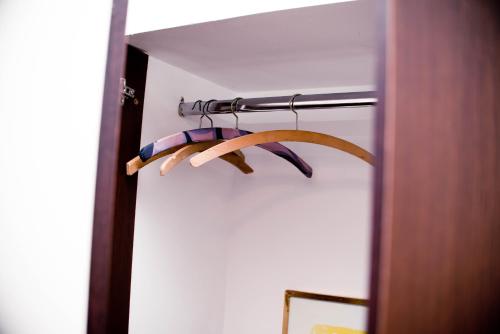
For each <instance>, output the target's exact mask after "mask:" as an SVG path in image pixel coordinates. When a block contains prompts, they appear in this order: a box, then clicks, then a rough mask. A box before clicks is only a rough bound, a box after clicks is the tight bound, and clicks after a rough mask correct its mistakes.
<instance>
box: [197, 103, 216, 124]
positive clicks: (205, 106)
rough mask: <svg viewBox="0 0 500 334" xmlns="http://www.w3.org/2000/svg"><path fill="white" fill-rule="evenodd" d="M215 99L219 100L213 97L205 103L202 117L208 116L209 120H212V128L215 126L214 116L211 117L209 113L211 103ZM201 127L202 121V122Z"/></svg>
mask: <svg viewBox="0 0 500 334" xmlns="http://www.w3.org/2000/svg"><path fill="white" fill-rule="evenodd" d="M215 101H217V100H214V99H212V100H208V101H207V102H205V104H203V116H202V117H201V118H203V117H206V118H208V120H209V121H210V127H211V128H213V127H214V121H213V119H212V118H210V116H208V114H209V113H210V111H209V110H208V108H209V107H210V103H212V102H215ZM201 118H200V120H201ZM200 128H201V123H200Z"/></svg>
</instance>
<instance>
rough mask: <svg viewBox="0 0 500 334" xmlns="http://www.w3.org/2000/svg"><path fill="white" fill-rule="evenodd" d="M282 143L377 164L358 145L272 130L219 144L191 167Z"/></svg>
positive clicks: (315, 134)
mask: <svg viewBox="0 0 500 334" xmlns="http://www.w3.org/2000/svg"><path fill="white" fill-rule="evenodd" d="M281 141H292V142H302V143H311V144H318V145H323V146H328V147H331V148H335V149H338V150H341V151H343V152H346V153H349V154H351V155H354V156H355V157H358V158H360V159H361V160H363V161H366V162H367V163H369V164H370V165H373V164H374V162H375V157H374V156H373V155H372V154H371V153H370V152H368V151H366V150H365V149H363V148H361V147H359V146H358V145H356V144H353V143H351V142H349V141H347V140H344V139H341V138H337V137H334V136H330V135H327V134H324V133H319V132H312V131H303V130H272V131H263V132H258V133H252V134H248V135H246V136H243V137H239V138H234V139H231V140H228V141H225V142H223V143H220V144H217V145H215V146H213V147H211V148H209V149H207V150H206V151H203V152H201V153H200V154H198V155H196V156H194V157H193V158H191V160H190V161H191V165H193V166H194V167H199V166H201V165H203V164H205V163H207V162H209V161H210V160H213V159H215V158H217V157H220V156H221V155H224V154H227V153H228V152H232V151H235V150H240V149H243V148H245V147H250V146H254V145H265V144H266V143H275V142H281Z"/></svg>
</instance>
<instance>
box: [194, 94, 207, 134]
mask: <svg viewBox="0 0 500 334" xmlns="http://www.w3.org/2000/svg"><path fill="white" fill-rule="evenodd" d="M201 102H202V101H201V100H197V101H196V102H195V103H193V107H192V108H191V110H194V108H195V107H196V104H198V110H199V111H200V112H201V116H200V124H199V125H198V128H200V129H201V125H202V123H203V117H205V116H206V115H205V111H204V110H202V107H201Z"/></svg>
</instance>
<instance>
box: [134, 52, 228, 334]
mask: <svg viewBox="0 0 500 334" xmlns="http://www.w3.org/2000/svg"><path fill="white" fill-rule="evenodd" d="M232 95H234V93H233V92H230V91H228V90H226V89H223V88H221V87H219V86H216V85H214V84H212V83H210V82H208V81H206V80H203V79H200V78H198V77H195V76H193V75H191V74H189V73H187V72H184V71H182V70H180V69H177V68H175V67H172V66H169V65H167V64H164V63H162V62H160V61H158V60H156V59H155V58H152V57H150V59H149V65H148V74H147V84H146V97H145V104H144V116H143V126H142V140H141V142H142V145H146V144H148V143H150V142H152V141H154V140H155V139H158V138H160V137H163V136H165V135H167V134H170V133H174V132H177V131H180V130H183V129H186V128H195V127H197V126H198V122H197V121H198V120H195V119H187V118H186V119H182V118H180V117H179V116H178V115H177V105H178V103H179V99H180V97H181V96H184V97H185V98H186V99H188V100H192V99H195V98H211V97H214V98H222V97H225V96H232ZM205 125H207V123H205ZM161 160H163V159H161ZM160 164H161V162H160V161H157V162H155V163H153V164H151V165H148V167H147V168H144V169H142V170H141V171H140V173H139V186H138V192H137V212H136V221H135V235H134V255H133V265H132V291H131V305H130V326H129V328H130V333H138V334H139V333H140V334H144V333H178V334H181V333H205V334H209V333H211V334H215V333H217V334H220V333H221V332H222V312H223V302H224V277H223V275H222V273H223V272H224V266H225V261H224V256H225V255H224V254H225V252H224V250H225V246H224V234H223V231H224V225H223V224H224V221H225V220H224V217H225V216H226V214H227V211H228V210H227V208H226V203H225V202H224V201H223V200H222V199H223V198H224V197H225V196H226V194H227V193H228V192H229V190H230V189H231V184H230V183H222V182H221V183H216V182H214V181H215V180H221V179H222V178H223V177H224V176H226V175H227V174H228V172H229V173H233V171H232V170H231V169H230V168H231V167H228V166H226V165H225V164H226V163H225V162H219V161H217V162H216V163H214V164H213V165H212V166H209V167H208V168H206V169H204V171H203V172H202V173H199V170H194V169H192V168H187V167H186V166H185V165H182V166H178V167H177V168H176V169H174V170H173V171H172V172H171V173H170V174H169V175H167V176H165V177H160V172H159V165H160ZM218 168H220V170H218ZM228 169H229V171H228Z"/></svg>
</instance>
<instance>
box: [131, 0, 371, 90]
mask: <svg viewBox="0 0 500 334" xmlns="http://www.w3.org/2000/svg"><path fill="white" fill-rule="evenodd" d="M374 25H375V18H374V9H373V0H358V1H353V2H344V3H335V4H329V5H322V6H314V7H305V8H300V9H290V10H283V11H277V12H271V13H264V14H256V15H250V16H243V17H238V18H232V19H227V20H221V21H215V22H207V23H201V24H194V25H189V26H184V27H178V28H171V29H164V30H158V31H153V32H146V33H141V34H136V35H131V36H130V39H129V43H130V44H132V45H134V46H137V47H139V48H141V49H143V50H145V51H146V52H147V53H148V54H149V55H151V56H153V57H156V58H158V59H160V60H162V61H165V62H167V63H169V64H172V65H174V66H177V67H179V68H182V69H184V70H186V71H188V72H191V73H194V74H196V75H198V76H200V77H202V78H205V79H208V80H210V81H212V82H214V83H216V84H219V85H221V86H223V87H226V88H228V89H230V90H232V91H234V92H251V91H265V90H287V89H308V88H309V89H310V88H320V87H339V86H370V85H373V84H374V68H375V34H374V30H375V29H374Z"/></svg>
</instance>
